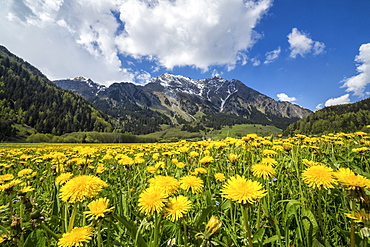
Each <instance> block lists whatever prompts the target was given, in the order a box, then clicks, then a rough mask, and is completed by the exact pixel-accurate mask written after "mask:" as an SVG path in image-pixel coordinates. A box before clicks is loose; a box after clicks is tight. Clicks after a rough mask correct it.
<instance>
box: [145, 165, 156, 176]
mask: <svg viewBox="0 0 370 247" xmlns="http://www.w3.org/2000/svg"><path fill="white" fill-rule="evenodd" d="M146 171H147V172H149V173H151V174H156V173H157V168H155V167H154V166H148V167H147V168H146Z"/></svg>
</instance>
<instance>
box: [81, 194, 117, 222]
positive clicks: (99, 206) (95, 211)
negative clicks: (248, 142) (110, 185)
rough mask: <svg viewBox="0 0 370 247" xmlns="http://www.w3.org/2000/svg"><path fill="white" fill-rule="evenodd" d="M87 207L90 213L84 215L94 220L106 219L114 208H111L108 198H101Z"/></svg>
mask: <svg viewBox="0 0 370 247" xmlns="http://www.w3.org/2000/svg"><path fill="white" fill-rule="evenodd" d="M87 207H88V208H89V211H85V212H84V214H87V215H88V216H91V217H92V218H94V219H96V220H97V219H98V218H104V216H105V215H106V214H108V213H110V212H112V209H113V208H114V207H110V208H109V199H107V198H99V199H97V200H94V201H92V202H90V203H89V204H88V205H87Z"/></svg>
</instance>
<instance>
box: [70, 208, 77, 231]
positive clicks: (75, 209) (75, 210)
mask: <svg viewBox="0 0 370 247" xmlns="http://www.w3.org/2000/svg"><path fill="white" fill-rule="evenodd" d="M76 214H77V202H76V203H75V204H74V205H73V210H72V215H71V218H70V219H69V225H68V232H70V231H72V229H73V225H74V222H75V219H76Z"/></svg>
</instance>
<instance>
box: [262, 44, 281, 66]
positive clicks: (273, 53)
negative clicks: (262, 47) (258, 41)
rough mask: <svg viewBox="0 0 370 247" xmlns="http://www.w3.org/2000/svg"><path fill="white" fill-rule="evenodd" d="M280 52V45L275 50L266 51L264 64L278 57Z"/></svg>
mask: <svg viewBox="0 0 370 247" xmlns="http://www.w3.org/2000/svg"><path fill="white" fill-rule="evenodd" d="M280 52H281V48H280V46H279V47H278V48H277V49H276V50H273V51H270V52H267V53H266V60H265V62H264V64H269V63H272V62H273V61H275V60H276V59H277V58H278V57H279V55H280Z"/></svg>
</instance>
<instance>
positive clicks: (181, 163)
mask: <svg viewBox="0 0 370 247" xmlns="http://www.w3.org/2000/svg"><path fill="white" fill-rule="evenodd" d="M176 166H177V167H178V168H180V169H182V168H184V167H185V164H184V162H179V163H177V164H176Z"/></svg>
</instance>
